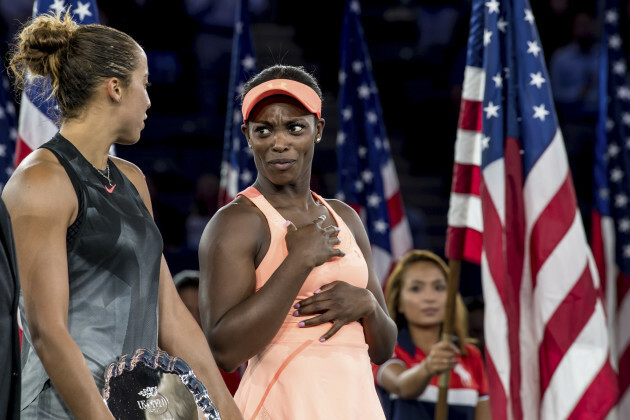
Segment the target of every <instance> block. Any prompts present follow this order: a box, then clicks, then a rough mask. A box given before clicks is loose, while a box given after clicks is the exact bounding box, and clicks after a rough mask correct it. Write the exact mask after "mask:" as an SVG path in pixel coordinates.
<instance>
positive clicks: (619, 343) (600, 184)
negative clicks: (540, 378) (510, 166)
mask: <svg viewBox="0 0 630 420" xmlns="http://www.w3.org/2000/svg"><path fill="white" fill-rule="evenodd" d="M619 9H620V2H619V0H606V2H605V5H604V9H603V10H604V19H603V24H602V46H601V55H600V59H601V63H600V64H601V66H600V101H599V123H598V127H597V138H596V143H595V150H594V157H595V165H594V174H593V189H594V190H593V201H594V206H593V219H592V248H593V255H594V257H595V261H596V263H597V266H598V268H599V273H600V278H601V279H602V287H603V288H604V290H605V296H606V311H607V314H608V330H609V336H610V341H611V356H612V360H613V363H614V365H615V367H616V369H617V371H618V373H619V402H618V407H617V411H618V418H619V419H626V418H630V202H629V198H628V197H630V183H628V181H627V175H628V173H629V171H630V141H629V140H630V127H629V125H628V121H627V120H628V119H629V118H628V117H627V116H628V115H630V95H629V94H628V92H630V87H629V86H628V74H627V73H626V63H625V60H624V57H623V52H622V51H621V48H619V47H620V45H618V44H617V43H618V42H621V41H620V40H621V37H620V35H619V14H618V11H619ZM612 40H616V41H613V42H611V41H612Z"/></svg>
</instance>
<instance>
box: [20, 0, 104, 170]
mask: <svg viewBox="0 0 630 420" xmlns="http://www.w3.org/2000/svg"><path fill="white" fill-rule="evenodd" d="M66 10H70V12H71V13H72V16H73V19H74V20H75V22H77V23H78V24H80V25H87V24H90V23H98V8H97V6H96V1H95V0H86V1H85V2H81V1H74V0H73V1H64V0H52V1H51V0H36V1H35V3H34V4H33V17H35V16H38V15H40V14H44V13H65V11H66ZM49 89H50V85H49V84H46V83H31V84H29V83H27V85H26V86H25V87H24V91H23V93H22V100H21V103H20V118H19V122H18V140H17V146H16V149H15V166H17V165H19V163H20V162H21V161H22V160H23V159H24V158H25V157H26V156H28V155H29V153H31V152H32V151H33V150H35V149H37V148H38V147H39V146H41V145H42V144H44V143H45V142H47V141H48V140H50V139H51V138H52V136H54V135H55V133H57V131H59V127H58V126H57V124H56V122H55V121H56V118H55V114H56V112H55V109H56V101H55V100H54V99H51V100H46V98H48V93H47V92H49Z"/></svg>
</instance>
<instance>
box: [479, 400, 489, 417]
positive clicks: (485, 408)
mask: <svg viewBox="0 0 630 420" xmlns="http://www.w3.org/2000/svg"><path fill="white" fill-rule="evenodd" d="M491 418H492V417H491V415H490V401H488V400H484V401H479V402H478V403H477V407H475V420H490V419H491Z"/></svg>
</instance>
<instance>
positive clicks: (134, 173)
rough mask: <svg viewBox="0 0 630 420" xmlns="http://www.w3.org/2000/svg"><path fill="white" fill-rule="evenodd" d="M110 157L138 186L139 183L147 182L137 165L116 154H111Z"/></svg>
mask: <svg viewBox="0 0 630 420" xmlns="http://www.w3.org/2000/svg"><path fill="white" fill-rule="evenodd" d="M109 159H110V160H111V161H112V162H114V164H115V165H116V167H117V168H118V169H120V170H121V171H122V173H124V174H125V176H126V177H127V178H129V179H130V180H131V182H133V183H134V185H135V186H136V188H138V184H146V179H145V176H144V173H143V172H142V170H141V169H140V168H139V167H138V166H137V165H135V164H133V163H131V162H129V161H128V160H125V159H121V158H119V157H116V156H110V157H109Z"/></svg>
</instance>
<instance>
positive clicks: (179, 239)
mask: <svg viewBox="0 0 630 420" xmlns="http://www.w3.org/2000/svg"><path fill="white" fill-rule="evenodd" d="M146 180H147V186H148V187H149V195H150V196H151V207H153V219H154V220H155V224H156V225H157V227H158V228H159V229H160V233H161V234H162V240H163V241H164V251H165V252H169V251H171V252H172V251H177V250H179V249H180V248H181V246H182V245H183V243H184V236H185V232H184V222H185V218H184V215H183V214H182V213H181V212H180V211H178V210H177V209H175V208H174V207H172V206H169V205H166V204H164V203H163V202H162V200H161V199H160V192H159V191H160V190H159V188H158V186H157V185H156V182H155V180H154V178H153V177H151V176H149V175H146Z"/></svg>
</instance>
